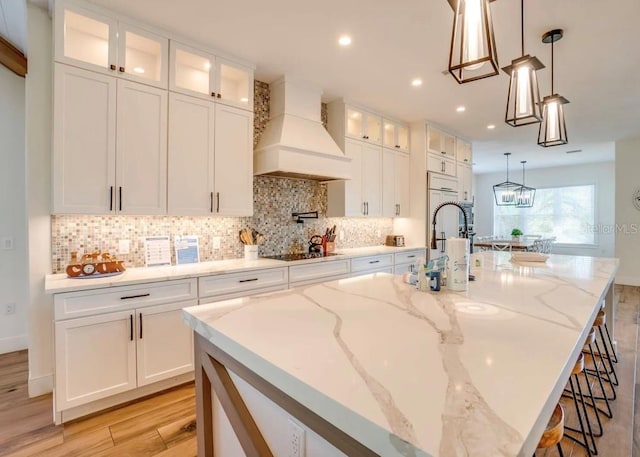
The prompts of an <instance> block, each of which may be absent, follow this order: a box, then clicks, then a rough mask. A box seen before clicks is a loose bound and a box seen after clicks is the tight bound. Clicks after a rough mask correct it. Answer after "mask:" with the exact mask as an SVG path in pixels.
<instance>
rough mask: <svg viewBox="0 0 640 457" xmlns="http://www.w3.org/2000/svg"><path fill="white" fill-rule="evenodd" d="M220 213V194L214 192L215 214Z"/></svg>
mask: <svg viewBox="0 0 640 457" xmlns="http://www.w3.org/2000/svg"><path fill="white" fill-rule="evenodd" d="M219 212H220V192H216V213H219Z"/></svg>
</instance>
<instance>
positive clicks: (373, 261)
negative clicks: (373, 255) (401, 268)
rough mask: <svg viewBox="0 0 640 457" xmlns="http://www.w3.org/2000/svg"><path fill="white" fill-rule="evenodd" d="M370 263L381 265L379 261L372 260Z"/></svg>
mask: <svg viewBox="0 0 640 457" xmlns="http://www.w3.org/2000/svg"><path fill="white" fill-rule="evenodd" d="M369 263H380V261H379V260H370V261H369Z"/></svg>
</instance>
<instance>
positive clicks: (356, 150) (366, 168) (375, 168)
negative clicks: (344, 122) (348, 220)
mask: <svg viewBox="0 0 640 457" xmlns="http://www.w3.org/2000/svg"><path fill="white" fill-rule="evenodd" d="M344 153H345V155H346V156H347V157H350V158H351V179H350V180H348V181H333V182H330V183H328V184H327V196H328V206H327V216H329V217H334V216H336V217H338V216H373V217H376V216H380V215H381V214H382V148H381V147H379V146H374V145H371V144H368V143H365V142H363V141H356V140H352V139H346V140H345V141H344Z"/></svg>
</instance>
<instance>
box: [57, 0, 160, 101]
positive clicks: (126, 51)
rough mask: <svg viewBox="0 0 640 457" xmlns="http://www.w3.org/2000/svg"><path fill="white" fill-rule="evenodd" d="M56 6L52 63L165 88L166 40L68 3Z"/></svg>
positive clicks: (110, 17)
mask: <svg viewBox="0 0 640 457" xmlns="http://www.w3.org/2000/svg"><path fill="white" fill-rule="evenodd" d="M56 3H57V4H56V9H55V25H54V28H55V60H56V61H58V62H64V63H66V64H69V65H74V66H78V67H82V68H86V69H89V70H93V71H97V72H101V73H108V74H114V75H115V74H117V75H119V76H121V77H123V78H126V79H130V80H132V81H137V82H143V83H145V84H150V85H153V86H156V87H161V88H165V89H166V88H167V75H168V71H167V70H168V65H167V58H168V43H169V41H168V39H167V38H164V37H161V36H159V35H156V34H155V33H152V32H150V31H147V30H144V29H142V28H140V27H137V26H134V25H132V24H128V23H127V22H123V21H118V20H117V19H116V18H115V17H113V16H111V15H108V14H101V13H98V12H94V11H93V10H92V9H88V8H83V7H81V6H78V5H76V4H75V3H72V2H56Z"/></svg>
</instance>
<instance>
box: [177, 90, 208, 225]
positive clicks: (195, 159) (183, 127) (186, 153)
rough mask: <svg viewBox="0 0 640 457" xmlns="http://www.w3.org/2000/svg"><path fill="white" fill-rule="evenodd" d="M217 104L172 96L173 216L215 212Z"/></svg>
mask: <svg viewBox="0 0 640 457" xmlns="http://www.w3.org/2000/svg"><path fill="white" fill-rule="evenodd" d="M214 118H215V104H214V103H213V102H211V101H208V100H201V99H199V98H195V97H190V96H187V95H181V94H174V93H170V94H169V164H168V172H169V173H168V198H167V200H168V202H167V204H168V210H169V214H171V215H204V214H212V213H213V212H214V203H215V197H214V194H213V192H214V185H213V176H214V152H215V143H214V138H215V136H214V129H215V122H214Z"/></svg>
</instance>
